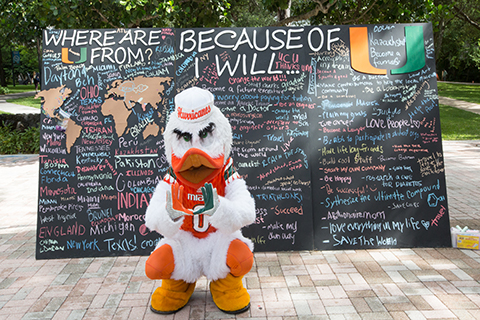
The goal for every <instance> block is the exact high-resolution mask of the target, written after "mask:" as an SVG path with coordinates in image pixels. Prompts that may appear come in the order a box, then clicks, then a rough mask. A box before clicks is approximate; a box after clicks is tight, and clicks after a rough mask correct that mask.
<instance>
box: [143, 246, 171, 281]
mask: <svg viewBox="0 0 480 320" xmlns="http://www.w3.org/2000/svg"><path fill="white" fill-rule="evenodd" d="M173 269H175V260H174V258H173V251H172V247H170V245H168V244H164V245H163V246H161V247H160V248H157V249H156V250H155V251H153V252H152V254H150V256H149V257H148V259H147V262H146V263H145V274H146V275H147V277H149V278H150V279H152V280H158V279H170V276H171V275H172V272H173Z"/></svg>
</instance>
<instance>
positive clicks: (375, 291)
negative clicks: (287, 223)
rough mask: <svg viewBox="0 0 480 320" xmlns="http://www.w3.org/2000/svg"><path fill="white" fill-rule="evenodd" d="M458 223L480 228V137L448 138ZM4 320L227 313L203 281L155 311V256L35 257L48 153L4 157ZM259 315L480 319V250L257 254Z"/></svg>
mask: <svg viewBox="0 0 480 320" xmlns="http://www.w3.org/2000/svg"><path fill="white" fill-rule="evenodd" d="M443 147H444V157H445V166H446V180H447V195H448V202H449V211H450V220H451V225H452V226H455V225H460V226H462V227H463V226H469V227H470V228H480V219H479V216H480V175H479V174H478V172H479V170H480V162H479V161H478V159H479V158H480V141H461V142H456V141H445V142H444V143H443ZM0 176H1V177H2V184H0V216H1V217H2V219H0V320H2V319H62V320H63V319H222V318H235V317H234V316H228V315H226V314H224V313H222V312H220V311H218V309H217V308H216V307H215V305H214V304H213V301H212V299H211V296H210V294H209V292H208V282H207V280H206V279H205V278H202V279H201V280H200V281H199V282H198V283H197V287H196V289H195V293H194V295H193V297H192V299H191V300H190V302H189V303H188V304H187V306H186V307H185V308H184V309H182V310H181V311H180V312H178V313H177V314H175V315H170V316H160V315H157V314H154V313H152V312H151V311H150V310H149V309H148V305H149V299H150V294H151V293H152V292H153V291H154V290H155V288H156V287H157V286H158V285H160V282H159V281H151V280H149V279H148V278H147V277H146V276H145V274H144V266H145V260H146V257H138V256H135V257H113V258H83V259H59V260H38V261H37V260H35V228H36V211H37V196H38V157H37V156H34V155H13V156H1V157H0ZM245 285H246V287H247V288H248V290H249V292H250V295H251V297H252V307H251V309H250V310H249V311H248V312H246V313H244V314H241V315H238V316H237V318H252V319H333V320H343V319H399V320H404V319H405V320H408V319H410V320H417V319H418V320H423V319H480V251H470V250H460V249H454V248H437V249H435V248H414V249H387V250H383V249H377V250H349V251H301V252H271V253H255V265H254V267H253V269H252V270H251V272H250V273H248V274H247V275H246V277H245Z"/></svg>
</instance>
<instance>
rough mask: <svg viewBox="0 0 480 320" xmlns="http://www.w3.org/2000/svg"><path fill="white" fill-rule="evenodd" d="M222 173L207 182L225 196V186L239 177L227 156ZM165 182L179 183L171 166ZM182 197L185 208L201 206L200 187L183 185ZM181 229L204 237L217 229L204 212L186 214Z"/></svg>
mask: <svg viewBox="0 0 480 320" xmlns="http://www.w3.org/2000/svg"><path fill="white" fill-rule="evenodd" d="M222 172H223V174H218V175H216V176H215V177H214V178H213V179H212V180H211V181H209V183H211V184H212V185H213V188H215V189H217V194H218V195H219V196H225V187H226V186H227V185H228V184H229V183H230V182H232V181H233V180H235V179H237V178H239V177H240V176H239V174H238V173H237V172H236V170H235V168H234V167H233V159H232V158H229V159H228V161H227V163H226V164H225V166H224V167H223V170H222ZM163 180H164V181H165V182H167V183H168V184H170V185H172V184H175V183H176V182H178V183H180V184H181V182H180V181H178V180H177V177H176V175H175V173H174V172H173V169H172V168H169V169H168V171H167V174H166V175H165V177H164V178H163ZM183 187H184V192H183V199H182V203H183V205H184V207H185V208H187V209H190V210H192V212H193V211H194V210H195V209H199V208H201V207H203V204H204V202H203V195H202V192H201V189H200V188H198V189H196V188H192V187H189V186H187V185H183ZM180 229H182V230H184V231H188V232H190V233H191V234H192V235H193V236H195V237H196V238H201V239H203V238H206V237H207V236H208V235H209V234H210V233H212V232H215V231H217V229H216V228H215V227H213V226H211V225H210V224H209V223H208V221H206V219H205V215H204V214H197V215H193V214H192V215H186V216H185V218H184V220H183V224H182V226H181V228H180Z"/></svg>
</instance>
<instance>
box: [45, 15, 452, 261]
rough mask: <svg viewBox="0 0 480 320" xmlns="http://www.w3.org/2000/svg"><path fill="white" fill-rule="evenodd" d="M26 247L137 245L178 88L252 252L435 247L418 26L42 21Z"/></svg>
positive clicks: (444, 223) (69, 251)
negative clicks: (209, 134) (35, 158)
mask: <svg viewBox="0 0 480 320" xmlns="http://www.w3.org/2000/svg"><path fill="white" fill-rule="evenodd" d="M43 41H44V46H43V66H42V81H43V83H42V85H43V86H42V88H43V89H44V90H43V91H42V92H41V93H40V94H39V97H41V98H42V100H43V106H42V109H43V115H42V127H41V151H40V181H39V184H40V187H39V208H38V228H37V254H36V256H37V258H39V259H46V258H60V257H82V256H111V255H132V254H141V255H144V254H149V253H150V252H151V250H152V249H153V248H154V247H155V244H156V242H157V241H158V238H159V235H158V234H156V233H155V232H153V233H152V232H150V231H149V230H148V229H147V228H146V227H145V225H144V221H143V220H144V214H145V209H146V207H147V206H148V203H149V199H150V197H151V195H152V193H153V190H154V187H155V185H156V183H157V182H158V181H159V179H161V177H162V176H163V175H164V173H165V172H166V170H167V165H168V164H167V163H166V159H165V156H164V152H163V143H162V138H161V134H162V132H163V129H164V126H165V121H166V118H167V117H168V114H169V113H170V112H172V111H173V110H174V104H173V98H174V96H175V94H177V93H178V92H180V91H182V90H184V89H186V88H188V87H191V86H198V87H202V88H205V89H208V90H210V91H212V93H213V94H214V95H215V100H216V104H217V106H218V107H219V108H220V109H221V110H222V111H223V112H224V114H225V115H226V116H227V118H228V119H229V121H230V123H231V125H232V128H233V132H234V140H233V141H234V144H233V149H232V151H233V152H232V157H233V158H234V161H235V166H236V167H237V170H238V172H239V173H240V174H241V175H242V176H243V177H244V178H245V179H246V181H247V184H248V186H249V189H250V191H251V193H252V196H253V197H254V198H255V200H256V205H257V219H256V221H255V223H254V224H253V225H251V226H249V227H247V228H245V229H244V230H243V232H244V234H245V235H246V236H248V237H249V238H251V239H252V240H253V241H254V243H255V248H256V249H255V250H256V251H274V250H275V251H281V250H303V249H354V248H385V247H417V246H449V245H450V240H449V239H450V237H449V219H448V206H447V199H446V190H445V189H446V188H445V176H444V165H443V154H442V149H441V135H440V123H439V113H438V99H437V88H436V79H435V75H436V73H435V64H434V60H433V57H434V54H433V36H432V29H431V25H429V24H411V25H408V24H402V25H372V26H314V27H291V28H231V29H219V28H212V29H118V30H113V29H105V30H46V31H45V32H44V39H43Z"/></svg>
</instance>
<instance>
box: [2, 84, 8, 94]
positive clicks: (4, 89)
mask: <svg viewBox="0 0 480 320" xmlns="http://www.w3.org/2000/svg"><path fill="white" fill-rule="evenodd" d="M7 93H10V90H8V88H7V87H1V86H0V94H7Z"/></svg>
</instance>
